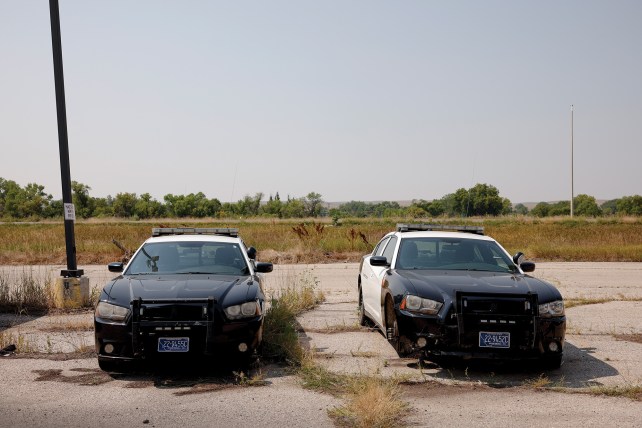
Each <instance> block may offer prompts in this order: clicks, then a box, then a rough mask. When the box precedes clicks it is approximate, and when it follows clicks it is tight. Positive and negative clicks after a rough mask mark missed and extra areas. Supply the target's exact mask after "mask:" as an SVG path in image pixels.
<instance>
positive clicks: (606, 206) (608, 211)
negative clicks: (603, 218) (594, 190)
mask: <svg viewBox="0 0 642 428" xmlns="http://www.w3.org/2000/svg"><path fill="white" fill-rule="evenodd" d="M618 201H619V199H611V200H610V201H606V202H604V203H603V204H602V205H600V208H601V209H602V214H603V215H614V214H616V213H617V202H618Z"/></svg>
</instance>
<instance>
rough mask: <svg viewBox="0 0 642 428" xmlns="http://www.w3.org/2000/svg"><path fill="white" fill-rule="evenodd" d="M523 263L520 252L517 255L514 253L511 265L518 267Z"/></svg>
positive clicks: (522, 255)
mask: <svg viewBox="0 0 642 428" xmlns="http://www.w3.org/2000/svg"><path fill="white" fill-rule="evenodd" d="M523 261H524V253H522V252H521V251H520V252H519V253H515V255H514V256H513V263H515V264H516V265H517V266H519V265H520V264H522V262H523Z"/></svg>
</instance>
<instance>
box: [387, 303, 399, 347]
mask: <svg viewBox="0 0 642 428" xmlns="http://www.w3.org/2000/svg"><path fill="white" fill-rule="evenodd" d="M386 338H387V339H388V342H390V344H391V345H392V347H393V348H395V351H397V353H398V354H399V355H401V348H400V340H399V326H398V325H397V315H395V308H394V306H393V304H392V302H391V301H390V300H389V299H388V300H386Z"/></svg>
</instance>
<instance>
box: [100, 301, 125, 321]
mask: <svg viewBox="0 0 642 428" xmlns="http://www.w3.org/2000/svg"><path fill="white" fill-rule="evenodd" d="M95 315H96V318H102V319H105V320H110V321H116V322H123V321H125V319H126V318H127V316H128V315H129V309H128V308H123V307H122V306H116V305H112V304H111V303H107V302H98V305H97V306H96V312H95Z"/></svg>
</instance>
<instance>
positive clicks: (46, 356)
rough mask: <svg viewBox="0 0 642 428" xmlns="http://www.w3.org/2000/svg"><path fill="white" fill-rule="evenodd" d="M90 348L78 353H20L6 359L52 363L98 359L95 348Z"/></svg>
mask: <svg viewBox="0 0 642 428" xmlns="http://www.w3.org/2000/svg"><path fill="white" fill-rule="evenodd" d="M90 348H91V349H81V350H79V351H77V352H52V353H43V352H19V353H15V354H12V355H11V356H10V357H6V358H15V359H28V360H50V361H69V360H87V359H90V358H96V351H95V350H94V347H93V346H91V347H90Z"/></svg>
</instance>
